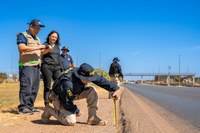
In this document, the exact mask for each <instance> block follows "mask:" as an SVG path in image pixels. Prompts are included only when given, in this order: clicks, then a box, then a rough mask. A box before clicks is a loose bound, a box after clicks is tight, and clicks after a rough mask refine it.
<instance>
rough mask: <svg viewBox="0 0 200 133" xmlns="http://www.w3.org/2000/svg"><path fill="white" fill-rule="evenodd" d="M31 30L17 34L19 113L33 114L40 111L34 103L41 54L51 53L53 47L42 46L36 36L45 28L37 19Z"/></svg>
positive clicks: (38, 80) (37, 86)
mask: <svg viewBox="0 0 200 133" xmlns="http://www.w3.org/2000/svg"><path fill="white" fill-rule="evenodd" d="M28 24H29V29H28V30H26V31H24V32H21V33H19V34H17V45H18V50H19V55H20V58H19V79H20V91H19V102H20V104H19V106H18V109H19V113H20V114H33V113H34V112H38V111H39V110H38V109H36V108H34V102H35V99H36V96H37V93H38V89H39V82H40V64H41V54H45V53H47V52H49V51H50V50H51V49H52V47H48V48H46V47H45V46H44V45H41V43H40V40H39V38H38V37H37V36H36V35H37V34H38V33H39V31H40V28H41V27H45V26H44V25H42V24H41V22H40V21H39V20H37V19H33V20H32V21H31V22H30V23H28Z"/></svg>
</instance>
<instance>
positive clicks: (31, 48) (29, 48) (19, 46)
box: [18, 44, 45, 52]
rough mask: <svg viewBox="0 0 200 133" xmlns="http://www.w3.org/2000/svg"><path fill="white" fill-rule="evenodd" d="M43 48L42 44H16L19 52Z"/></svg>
mask: <svg viewBox="0 0 200 133" xmlns="http://www.w3.org/2000/svg"><path fill="white" fill-rule="evenodd" d="M44 48H45V46H44V45H38V46H35V47H28V46H26V45H25V44H19V45H18V49H19V51H20V52H31V51H34V50H41V49H44Z"/></svg>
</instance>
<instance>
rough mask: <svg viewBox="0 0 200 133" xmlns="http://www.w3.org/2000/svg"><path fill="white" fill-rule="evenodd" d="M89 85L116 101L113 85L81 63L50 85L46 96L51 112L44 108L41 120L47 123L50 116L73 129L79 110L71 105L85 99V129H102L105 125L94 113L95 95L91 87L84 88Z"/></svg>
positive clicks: (115, 89)
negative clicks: (93, 126)
mask: <svg viewBox="0 0 200 133" xmlns="http://www.w3.org/2000/svg"><path fill="white" fill-rule="evenodd" d="M89 82H92V83H94V84H96V85H98V86H100V87H102V88H104V89H106V90H108V91H110V92H113V97H114V98H115V99H118V98H119V95H120V89H119V87H118V86H117V85H116V84H115V83H114V82H110V81H108V80H107V79H105V78H104V77H101V76H99V75H97V74H95V73H94V68H93V67H92V66H90V65H89V64H86V63H83V64H82V65H81V66H80V67H79V68H75V69H72V70H70V71H69V72H68V73H63V74H62V75H61V76H60V77H59V78H58V79H57V80H56V81H55V82H54V85H53V89H52V91H51V93H50V95H49V100H50V101H52V103H53V105H54V108H53V107H51V106H45V108H44V112H43V114H42V116H41V119H42V121H43V122H44V123H48V122H49V119H50V117H51V116H54V117H55V118H56V119H57V120H59V121H60V122H61V123H62V124H63V125H71V126H72V125H75V124H76V117H78V116H80V114H81V113H80V110H79V109H78V107H77V106H76V105H75V104H74V102H73V101H74V100H79V99H83V98H86V102H87V107H88V120H87V124H89V125H101V126H105V125H106V121H104V120H102V119H100V118H99V117H98V116H97V114H96V112H97V110H98V106H97V105H98V94H97V91H96V89H95V87H93V86H91V85H88V83H89Z"/></svg>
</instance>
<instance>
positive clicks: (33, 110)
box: [30, 107, 40, 113]
mask: <svg viewBox="0 0 200 133" xmlns="http://www.w3.org/2000/svg"><path fill="white" fill-rule="evenodd" d="M30 110H31V111H32V112H33V113H38V112H40V110H39V109H37V108H34V107H33V108H31V109H30Z"/></svg>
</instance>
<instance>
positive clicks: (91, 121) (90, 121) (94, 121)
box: [87, 116, 107, 126]
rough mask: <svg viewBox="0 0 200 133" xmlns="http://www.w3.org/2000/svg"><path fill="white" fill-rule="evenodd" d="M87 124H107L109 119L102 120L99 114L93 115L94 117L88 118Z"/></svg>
mask: <svg viewBox="0 0 200 133" xmlns="http://www.w3.org/2000/svg"><path fill="white" fill-rule="evenodd" d="M87 124H89V125H97V126H106V125H107V121H104V120H101V119H100V118H99V117H97V116H93V117H91V118H89V119H88V121H87Z"/></svg>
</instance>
